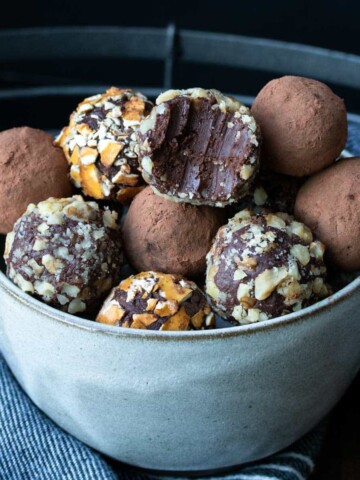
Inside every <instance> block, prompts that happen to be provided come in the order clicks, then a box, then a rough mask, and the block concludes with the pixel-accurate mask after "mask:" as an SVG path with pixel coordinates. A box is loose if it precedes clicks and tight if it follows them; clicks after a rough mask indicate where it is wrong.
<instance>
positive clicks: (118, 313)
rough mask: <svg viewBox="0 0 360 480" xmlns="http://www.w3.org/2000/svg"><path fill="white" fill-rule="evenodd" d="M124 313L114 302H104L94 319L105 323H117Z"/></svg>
mask: <svg viewBox="0 0 360 480" xmlns="http://www.w3.org/2000/svg"><path fill="white" fill-rule="evenodd" d="M124 315H125V310H123V309H122V308H121V307H120V306H119V305H117V304H115V303H109V304H106V303H105V305H104V306H103V308H102V309H101V310H100V313H99V315H98V316H97V317H96V321H97V322H100V323H106V324H107V325H119V322H120V320H121V319H122V318H123V316H124Z"/></svg>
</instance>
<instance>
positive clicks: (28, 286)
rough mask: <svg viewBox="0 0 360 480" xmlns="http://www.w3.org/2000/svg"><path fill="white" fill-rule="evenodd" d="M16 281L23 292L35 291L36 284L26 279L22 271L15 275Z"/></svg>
mask: <svg viewBox="0 0 360 480" xmlns="http://www.w3.org/2000/svg"><path fill="white" fill-rule="evenodd" d="M14 282H15V283H16V284H17V285H18V286H19V287H20V288H21V290H22V291H23V292H28V293H34V285H33V284H32V283H31V282H29V281H28V280H25V278H24V277H23V276H22V275H21V274H20V273H17V274H16V275H15V277H14Z"/></svg>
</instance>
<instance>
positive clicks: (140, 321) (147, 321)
mask: <svg viewBox="0 0 360 480" xmlns="http://www.w3.org/2000/svg"><path fill="white" fill-rule="evenodd" d="M132 318H133V323H132V324H131V328H146V327H148V326H149V325H151V324H152V323H154V322H156V320H157V317H156V315H153V314H151V313H135V314H134V315H133V317H132Z"/></svg>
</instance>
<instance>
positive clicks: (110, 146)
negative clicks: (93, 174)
mask: <svg viewBox="0 0 360 480" xmlns="http://www.w3.org/2000/svg"><path fill="white" fill-rule="evenodd" d="M123 148H124V144H123V143H121V142H113V141H111V140H100V142H99V145H98V150H99V152H100V159H101V163H102V164H103V165H105V166H106V167H111V165H112V164H113V163H114V162H115V160H116V157H117V156H118V155H119V153H120V152H121V150H122V149H123Z"/></svg>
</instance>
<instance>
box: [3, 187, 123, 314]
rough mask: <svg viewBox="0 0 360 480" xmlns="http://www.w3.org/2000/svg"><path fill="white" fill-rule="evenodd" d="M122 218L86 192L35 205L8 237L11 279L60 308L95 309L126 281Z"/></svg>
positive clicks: (9, 273)
mask: <svg viewBox="0 0 360 480" xmlns="http://www.w3.org/2000/svg"><path fill="white" fill-rule="evenodd" d="M116 221H117V214H116V213H115V212H111V211H110V210H107V209H105V210H101V209H100V208H99V206H98V205H97V204H96V203H95V202H85V201H84V200H83V199H82V197H80V196H74V197H71V198H62V199H55V198H49V199H48V200H46V201H44V202H40V203H39V204H38V205H37V206H36V205H34V204H31V205H29V207H28V209H27V210H26V213H25V214H24V215H23V216H22V217H21V218H20V219H19V220H18V221H17V222H16V224H15V226H14V231H13V232H11V233H9V234H8V235H7V237H6V247H5V255H4V258H5V261H6V266H7V275H8V277H9V278H10V279H11V280H12V281H13V282H14V283H15V284H16V285H18V286H19V287H20V288H21V290H23V291H24V292H27V293H30V294H33V295H35V296H36V297H38V298H39V299H41V300H43V301H44V302H46V303H48V304H50V305H52V306H53V307H55V308H59V309H60V310H64V311H66V312H69V313H73V314H74V313H81V312H85V311H89V310H91V308H95V307H96V306H97V305H98V303H99V301H101V300H103V298H104V297H105V296H106V294H107V293H108V292H109V290H110V289H111V288H112V287H113V286H114V285H115V284H116V283H117V282H118V281H119V279H120V277H119V270H120V267H121V265H122V262H123V254H122V246H121V241H120V234H119V229H118V226H117V223H116Z"/></svg>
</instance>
